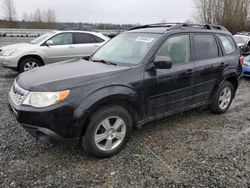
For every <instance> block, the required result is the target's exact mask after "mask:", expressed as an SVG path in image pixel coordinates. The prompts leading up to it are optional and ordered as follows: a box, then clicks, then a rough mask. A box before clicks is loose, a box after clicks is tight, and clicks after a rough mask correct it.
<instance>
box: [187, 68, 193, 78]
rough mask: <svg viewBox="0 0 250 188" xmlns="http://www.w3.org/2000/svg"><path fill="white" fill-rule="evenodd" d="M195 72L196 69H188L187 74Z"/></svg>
mask: <svg viewBox="0 0 250 188" xmlns="http://www.w3.org/2000/svg"><path fill="white" fill-rule="evenodd" d="M193 73H194V70H193V69H188V70H187V71H186V74H187V75H189V76H191V75H192V74H193Z"/></svg>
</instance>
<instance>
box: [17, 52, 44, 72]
mask: <svg viewBox="0 0 250 188" xmlns="http://www.w3.org/2000/svg"><path fill="white" fill-rule="evenodd" d="M26 58H35V59H38V60H39V61H40V62H41V63H42V65H45V61H44V59H43V58H42V57H41V56H40V55H37V54H29V55H24V56H22V57H21V58H20V59H19V60H18V63H17V68H18V70H19V69H20V64H21V62H22V61H23V60H24V59H26Z"/></svg>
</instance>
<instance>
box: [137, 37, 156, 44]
mask: <svg viewBox="0 0 250 188" xmlns="http://www.w3.org/2000/svg"><path fill="white" fill-rule="evenodd" d="M153 40H154V38H149V37H138V38H137V39H136V41H138V42H147V43H151V42H152V41H153Z"/></svg>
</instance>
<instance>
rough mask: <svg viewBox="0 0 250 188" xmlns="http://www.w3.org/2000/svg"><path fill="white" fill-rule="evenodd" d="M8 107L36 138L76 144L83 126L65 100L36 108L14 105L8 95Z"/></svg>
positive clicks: (52, 142) (72, 107)
mask: <svg viewBox="0 0 250 188" xmlns="http://www.w3.org/2000/svg"><path fill="white" fill-rule="evenodd" d="M8 107H9V110H10V112H11V114H13V116H14V117H15V119H16V120H17V121H18V122H19V123H20V124H21V125H22V126H23V127H24V129H25V130H26V131H27V132H29V133H30V134H31V135H32V136H33V137H34V138H36V140H40V141H41V142H43V143H49V144H67V145H76V144H78V143H79V141H80V137H81V130H82V127H83V124H82V121H81V118H78V117H77V116H76V115H75V112H76V109H75V107H74V106H73V105H72V104H70V103H68V102H66V101H65V102H63V103H61V104H57V105H54V106H53V107H47V108H43V109H36V108H33V107H27V106H17V105H15V104H14V103H13V102H12V99H11V97H10V95H9V104H8ZM78 113H79V112H78Z"/></svg>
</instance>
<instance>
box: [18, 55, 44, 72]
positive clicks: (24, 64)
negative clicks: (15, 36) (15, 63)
mask: <svg viewBox="0 0 250 188" xmlns="http://www.w3.org/2000/svg"><path fill="white" fill-rule="evenodd" d="M40 66H42V63H41V61H39V60H38V59H36V58H25V59H23V60H22V61H21V63H20V64H19V72H20V73H22V72H26V71H29V70H31V69H34V68H36V67H40Z"/></svg>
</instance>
